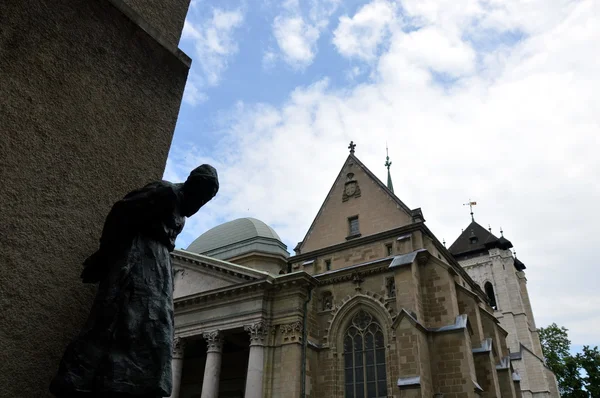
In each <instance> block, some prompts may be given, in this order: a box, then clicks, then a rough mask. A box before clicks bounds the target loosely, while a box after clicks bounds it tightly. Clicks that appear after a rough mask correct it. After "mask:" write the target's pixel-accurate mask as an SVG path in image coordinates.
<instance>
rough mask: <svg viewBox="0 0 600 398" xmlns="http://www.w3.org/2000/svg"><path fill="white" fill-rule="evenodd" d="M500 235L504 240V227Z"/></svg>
mask: <svg viewBox="0 0 600 398" xmlns="http://www.w3.org/2000/svg"><path fill="white" fill-rule="evenodd" d="M500 235H501V236H502V237H503V238H504V231H503V230H502V227H500Z"/></svg>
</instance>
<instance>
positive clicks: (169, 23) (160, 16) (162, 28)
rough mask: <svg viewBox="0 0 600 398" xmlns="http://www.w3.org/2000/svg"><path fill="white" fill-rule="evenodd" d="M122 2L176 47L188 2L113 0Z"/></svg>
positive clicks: (171, 0) (182, 0)
mask: <svg viewBox="0 0 600 398" xmlns="http://www.w3.org/2000/svg"><path fill="white" fill-rule="evenodd" d="M113 1H123V2H124V3H125V4H127V5H128V6H129V7H131V8H132V9H133V10H134V11H136V12H137V13H138V14H139V15H140V16H141V17H142V18H143V19H144V20H145V21H146V22H147V23H148V24H150V25H151V26H153V27H154V28H155V29H156V30H158V32H159V33H160V34H161V36H162V37H164V38H165V39H166V40H167V41H168V42H169V43H170V44H171V45H173V46H177V45H178V44H179V39H180V38H181V31H182V29H183V23H184V21H185V16H186V14H187V11H188V6H189V4H190V0H166V1H165V0H113Z"/></svg>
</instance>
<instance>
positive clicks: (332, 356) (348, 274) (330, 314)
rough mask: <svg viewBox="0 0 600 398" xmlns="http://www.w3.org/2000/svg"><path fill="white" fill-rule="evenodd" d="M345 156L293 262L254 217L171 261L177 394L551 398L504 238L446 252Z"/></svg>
mask: <svg viewBox="0 0 600 398" xmlns="http://www.w3.org/2000/svg"><path fill="white" fill-rule="evenodd" d="M354 147H355V146H354V144H353V143H351V144H350V147H349V149H350V154H349V156H348V157H347V159H346V160H345V162H344V163H343V166H342V168H341V171H340V173H339V174H338V176H337V178H336V180H335V181H334V182H333V185H332V187H331V190H330V191H329V193H328V194H327V196H326V198H325V200H324V202H323V204H322V206H321V208H320V209H319V211H318V213H317V214H316V216H315V218H314V221H313V222H312V224H311V225H310V227H309V229H308V231H307V232H306V235H305V236H304V239H303V240H302V241H301V242H299V243H298V245H297V246H296V247H295V248H294V254H293V255H290V253H289V252H288V250H287V247H286V245H285V244H283V242H282V241H281V239H280V237H279V236H278V235H277V232H276V231H275V230H273V228H271V227H270V226H268V225H266V224H265V223H264V222H262V221H260V220H257V219H254V218H241V219H237V220H232V221H229V222H226V223H224V224H221V225H218V226H216V227H214V228H212V229H210V230H209V231H207V232H205V233H204V234H202V235H201V236H200V237H198V238H197V239H196V240H195V241H194V242H192V243H191V244H190V245H189V247H188V248H187V249H185V250H175V251H174V252H173V253H172V263H173V269H174V275H175V278H174V280H175V291H174V297H175V299H174V311H175V335H176V336H175V345H174V352H173V362H172V368H173V394H172V397H176V398H200V397H201V398H215V397H223V398H233V397H236V398H237V397H240V398H241V397H246V398H262V397H269V398H270V397H284V398H285V397H301V398H308V397H311V398H315V397H340V398H341V397H346V398H375V397H394V398H400V397H402V398H413V397H415V398H416V397H427V398H432V397H435V398H463V397H465V398H466V397H485V398H492V397H504V398H508V397H511V398H512V397H515V398H516V397H519V398H520V397H524V398H532V397H539V398H542V397H544V398H545V397H558V396H559V394H558V391H557V385H556V379H555V377H554V374H553V373H552V372H551V371H550V370H549V369H548V368H547V367H546V366H545V363H544V359H543V356H542V352H541V345H540V341H539V337H538V334H537V330H536V326H535V322H534V317H533V312H532V308H531V305H530V302H529V296H528V293H527V285H526V278H525V273H524V270H525V265H524V264H523V263H522V262H521V261H520V260H518V259H517V258H516V257H515V256H514V254H513V252H511V250H510V249H511V248H512V244H511V242H510V241H509V240H508V239H506V238H505V237H504V236H503V235H502V236H501V237H500V238H497V237H496V236H494V235H493V234H492V233H491V231H488V230H486V229H485V228H483V227H481V226H480V225H479V224H477V223H476V222H475V220H474V219H473V220H472V222H471V224H469V225H468V227H467V228H466V229H465V230H463V233H462V234H461V235H460V236H459V237H458V238H457V239H456V241H455V242H454V243H453V244H452V245H451V246H450V247H449V248H448V249H447V248H446V247H445V245H444V244H442V243H441V242H440V241H439V240H438V238H436V236H435V235H434V234H433V233H432V232H431V231H430V230H429V228H428V227H427V226H426V224H425V218H424V216H423V212H422V211H421V209H419V208H417V209H410V208H409V207H407V206H406V205H405V204H404V203H403V202H402V201H401V200H400V199H399V198H398V197H397V196H396V195H395V194H394V191H393V186H392V182H391V178H390V176H389V165H390V163H389V159H388V161H387V162H386V166H388V183H387V184H384V183H383V182H382V181H380V180H379V179H378V178H377V177H376V176H375V175H374V174H373V173H372V172H371V171H370V170H369V169H368V168H367V167H366V166H365V165H364V164H363V163H362V162H361V161H360V160H359V159H358V157H357V156H356V155H355V148H354Z"/></svg>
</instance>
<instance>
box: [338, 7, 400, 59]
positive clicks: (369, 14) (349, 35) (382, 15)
mask: <svg viewBox="0 0 600 398" xmlns="http://www.w3.org/2000/svg"><path fill="white" fill-rule="evenodd" d="M395 13H396V10H395V7H394V5H393V3H390V2H388V1H384V0H376V1H373V2H372V3H369V4H367V5H365V6H363V7H362V8H361V9H360V10H358V12H357V13H356V14H355V15H354V16H353V17H352V18H350V17H348V16H346V15H345V16H342V17H340V20H339V24H338V27H337V28H336V30H335V31H334V32H333V34H334V37H333V44H334V45H335V46H336V48H337V50H338V51H339V52H340V54H342V55H344V56H347V57H358V58H363V59H366V60H370V59H372V58H374V57H375V55H376V53H375V52H376V50H377V48H378V46H379V45H380V44H381V42H382V41H383V39H384V35H385V34H386V32H387V29H388V25H389V24H391V23H393V22H394V21H395V15H394V14H395Z"/></svg>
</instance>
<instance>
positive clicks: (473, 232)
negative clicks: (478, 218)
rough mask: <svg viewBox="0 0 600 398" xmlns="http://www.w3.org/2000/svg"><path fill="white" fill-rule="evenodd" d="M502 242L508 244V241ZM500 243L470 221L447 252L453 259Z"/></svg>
mask: <svg viewBox="0 0 600 398" xmlns="http://www.w3.org/2000/svg"><path fill="white" fill-rule="evenodd" d="M504 240H505V241H506V242H508V240H506V239H504ZM500 243H501V242H500V241H499V239H498V238H497V237H495V236H494V235H493V234H492V233H491V232H490V231H488V230H487V229H485V228H484V227H482V226H481V225H479V224H477V223H476V222H475V221H472V222H471V224H469V226H468V227H467V228H465V230H464V231H463V232H462V234H460V236H459V237H458V238H457V239H456V240H455V241H454V243H453V244H452V245H451V246H450V248H449V249H448V251H450V253H452V255H454V257H461V256H464V255H467V254H475V253H477V252H483V251H487V250H489V248H490V246H498V245H499V244H500ZM509 243H510V242H509ZM511 247H512V244H511Z"/></svg>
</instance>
